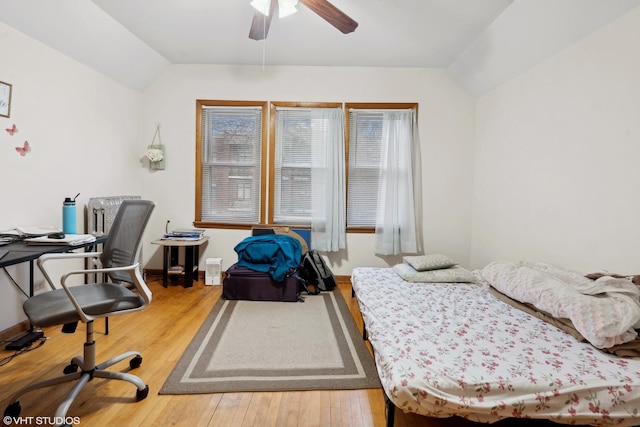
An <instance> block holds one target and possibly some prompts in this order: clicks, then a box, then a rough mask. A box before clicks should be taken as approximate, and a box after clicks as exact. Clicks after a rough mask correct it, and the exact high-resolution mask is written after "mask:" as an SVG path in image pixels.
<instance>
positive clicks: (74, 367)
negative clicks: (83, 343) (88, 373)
mask: <svg viewBox="0 0 640 427" xmlns="http://www.w3.org/2000/svg"><path fill="white" fill-rule="evenodd" d="M62 372H64V373H65V374H67V375H68V374H74V373H76V372H78V365H76V364H75V363H71V364H69V365H67V366H65V367H64V369H63V371H62Z"/></svg>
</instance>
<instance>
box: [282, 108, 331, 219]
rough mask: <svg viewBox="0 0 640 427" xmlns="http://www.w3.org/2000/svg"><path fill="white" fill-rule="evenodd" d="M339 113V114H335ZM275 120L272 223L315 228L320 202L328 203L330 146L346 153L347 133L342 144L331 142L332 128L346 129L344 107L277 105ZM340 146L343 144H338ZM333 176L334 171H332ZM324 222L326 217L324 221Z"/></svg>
mask: <svg viewBox="0 0 640 427" xmlns="http://www.w3.org/2000/svg"><path fill="white" fill-rule="evenodd" d="M336 110H337V113H338V114H331V113H332V112H335V111H336ZM271 114H272V117H273V118H274V121H275V126H274V129H273V131H274V132H275V134H274V138H273V142H272V144H271V145H270V147H271V149H272V151H273V156H272V161H271V162H270V165H271V169H272V171H273V180H272V186H271V188H272V191H271V194H272V196H273V197H272V200H271V206H272V207H273V210H272V213H271V214H270V221H271V222H273V223H274V224H299V225H311V223H312V220H313V218H314V217H316V218H317V216H318V214H319V213H318V209H317V205H318V202H316V200H321V201H320V202H319V203H323V202H324V194H325V190H326V188H327V186H328V185H329V183H328V177H327V175H328V174H329V172H328V171H330V166H333V165H329V167H328V166H327V163H328V162H327V161H326V160H325V159H326V152H327V150H328V147H329V146H330V145H331V146H334V147H337V148H338V149H339V150H340V151H341V152H342V151H343V150H344V137H343V135H344V134H341V135H340V137H339V140H340V141H339V142H337V141H335V140H330V136H331V132H332V131H331V129H335V128H336V127H339V128H340V129H341V130H342V128H343V126H344V125H343V120H342V114H343V113H342V105H341V104H313V107H312V108H309V107H306V106H303V107H300V106H297V105H295V104H293V105H291V104H288V103H273V104H272V108H271ZM338 144H339V145H338ZM330 172H331V173H332V172H333V171H330ZM323 219H324V218H323Z"/></svg>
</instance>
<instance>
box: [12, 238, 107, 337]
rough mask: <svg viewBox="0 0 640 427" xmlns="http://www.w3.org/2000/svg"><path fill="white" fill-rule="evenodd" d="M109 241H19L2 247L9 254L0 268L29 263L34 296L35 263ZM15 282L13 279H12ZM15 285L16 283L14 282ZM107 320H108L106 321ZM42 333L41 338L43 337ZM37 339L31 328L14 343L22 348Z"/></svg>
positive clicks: (103, 239) (30, 282)
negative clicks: (62, 243) (51, 254)
mask: <svg viewBox="0 0 640 427" xmlns="http://www.w3.org/2000/svg"><path fill="white" fill-rule="evenodd" d="M106 241H107V236H101V237H97V238H96V240H95V241H93V242H88V243H82V244H80V245H29V244H27V243H25V242H23V241H22V240H17V241H15V242H11V243H9V244H8V245H2V246H0V250H1V251H7V253H6V254H5V255H4V256H3V257H2V258H0V268H3V267H9V266H10V265H16V264H22V263H23V262H28V263H29V294H28V296H30V297H31V296H33V295H34V293H35V289H34V280H33V276H34V268H33V266H34V261H36V260H37V259H38V258H40V257H41V256H42V255H44V254H50V253H63V252H69V251H73V250H75V249H82V248H93V247H94V246H95V245H99V244H102V243H104V242H106ZM11 280H12V281H13V279H11ZM14 283H15V282H14ZM105 320H106V319H105ZM108 331H109V329H108V326H105V333H107V334H108V333H109V332H108ZM41 335H42V333H40V335H39V336H41ZM34 337H35V339H37V335H34V332H33V327H30V328H29V332H28V333H27V335H25V336H24V337H22V338H19V339H18V340H16V341H15V342H14V343H12V344H13V345H14V346H15V348H16V349H17V348H22V346H23V345H24V344H28V343H29V342H31V341H32V340H33V339H34ZM12 344H9V345H8V346H7V348H10V346H11V345H12Z"/></svg>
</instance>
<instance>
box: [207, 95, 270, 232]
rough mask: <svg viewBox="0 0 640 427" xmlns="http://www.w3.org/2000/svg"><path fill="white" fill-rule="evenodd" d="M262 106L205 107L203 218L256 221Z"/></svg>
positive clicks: (258, 196)
mask: <svg viewBox="0 0 640 427" xmlns="http://www.w3.org/2000/svg"><path fill="white" fill-rule="evenodd" d="M262 120H263V117H262V109H261V108H259V107H204V108H203V111H202V124H201V128H202V206H201V208H202V221H205V222H237V223H248V224H254V223H258V222H259V220H260V176H261V175H260V172H261V171H260V159H261V154H262V153H261V150H262Z"/></svg>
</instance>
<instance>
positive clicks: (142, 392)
mask: <svg viewBox="0 0 640 427" xmlns="http://www.w3.org/2000/svg"><path fill="white" fill-rule="evenodd" d="M148 395H149V386H146V387H145V388H144V389H142V390H138V391H136V401H137V402H140V401H141V400H144V399H146V398H147V396H148Z"/></svg>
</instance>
